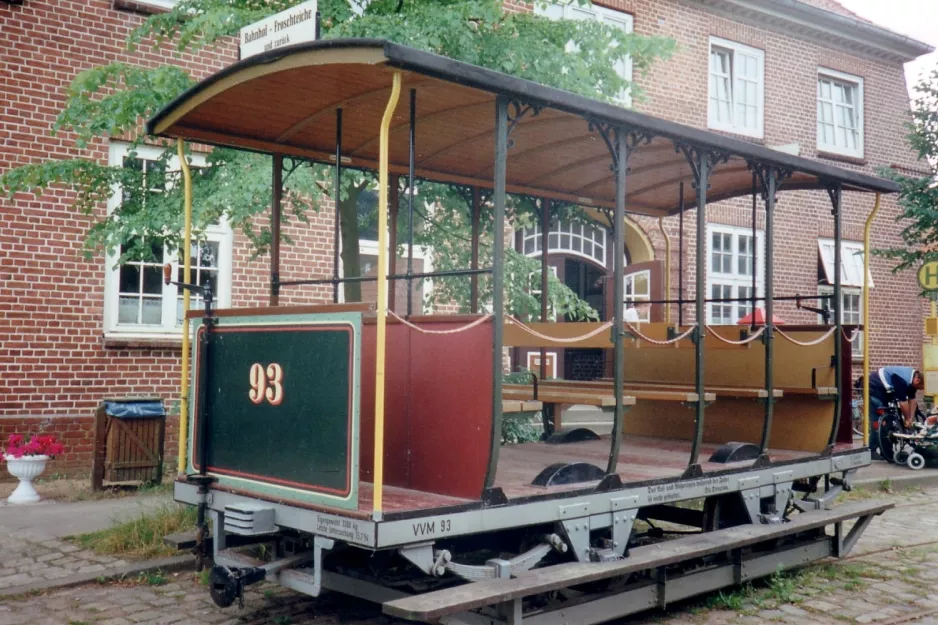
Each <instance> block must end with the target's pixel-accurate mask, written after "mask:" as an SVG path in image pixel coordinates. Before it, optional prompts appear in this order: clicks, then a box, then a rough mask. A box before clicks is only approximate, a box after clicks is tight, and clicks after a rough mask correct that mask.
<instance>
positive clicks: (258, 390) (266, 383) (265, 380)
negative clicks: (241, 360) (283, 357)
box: [248, 362, 283, 406]
mask: <svg viewBox="0 0 938 625" xmlns="http://www.w3.org/2000/svg"><path fill="white" fill-rule="evenodd" d="M249 377H250V383H251V390H250V391H248V397H249V398H250V399H251V401H252V402H253V403H255V404H261V403H263V402H264V401H266V402H267V403H269V404H270V405H271V406H279V405H280V404H281V402H283V367H281V366H280V365H279V364H277V363H275V362H274V363H271V364H269V365H267V367H264V365H262V364H260V363H259V362H255V363H254V364H253V365H251V373H250V376H249Z"/></svg>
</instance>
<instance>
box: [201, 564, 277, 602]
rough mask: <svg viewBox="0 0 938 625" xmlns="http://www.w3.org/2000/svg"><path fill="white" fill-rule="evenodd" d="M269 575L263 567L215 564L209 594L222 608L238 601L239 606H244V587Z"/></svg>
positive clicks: (210, 579) (210, 578)
mask: <svg viewBox="0 0 938 625" xmlns="http://www.w3.org/2000/svg"><path fill="white" fill-rule="evenodd" d="M266 577H267V570H266V569H264V568H262V567H256V566H254V567H248V568H229V567H227V566H218V565H216V566H213V567H212V573H211V576H210V577H209V591H208V592H209V595H210V596H211V597H212V601H214V602H215V605H217V606H218V607H220V608H227V607H229V606H230V605H231V604H233V603H234V602H235V600H237V601H238V607H239V608H243V607H244V587H245V586H250V585H251V584H256V583H257V582H262V581H264V579H266Z"/></svg>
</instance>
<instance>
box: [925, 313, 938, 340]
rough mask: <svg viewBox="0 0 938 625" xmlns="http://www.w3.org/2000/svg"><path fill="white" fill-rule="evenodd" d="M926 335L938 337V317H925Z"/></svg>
mask: <svg viewBox="0 0 938 625" xmlns="http://www.w3.org/2000/svg"><path fill="white" fill-rule="evenodd" d="M925 334H926V335H927V336H938V317H925Z"/></svg>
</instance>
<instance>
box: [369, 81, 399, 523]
mask: <svg viewBox="0 0 938 625" xmlns="http://www.w3.org/2000/svg"><path fill="white" fill-rule="evenodd" d="M400 95H401V73H400V72H394V82H393V84H392V85H391V97H390V98H389V99H388V104H387V107H386V108H385V109H384V117H382V118H381V143H380V149H379V156H378V329H377V348H376V350H375V353H376V362H375V464H374V500H373V501H374V506H373V510H374V513H373V516H374V519H375V520H376V521H380V520H381V509H382V504H383V501H382V496H383V494H384V493H383V488H384V360H385V358H384V356H385V333H386V331H387V315H388V281H387V279H388V260H387V254H386V253H385V252H386V248H387V244H388V136H389V129H390V126H391V119H392V117H394V110H395V109H396V108H397V101H398V99H400ZM392 253H393V250H392Z"/></svg>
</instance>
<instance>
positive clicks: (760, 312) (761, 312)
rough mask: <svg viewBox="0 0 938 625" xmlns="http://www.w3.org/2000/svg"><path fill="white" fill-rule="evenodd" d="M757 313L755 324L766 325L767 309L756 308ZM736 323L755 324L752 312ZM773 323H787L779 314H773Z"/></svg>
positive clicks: (742, 324) (743, 324)
mask: <svg viewBox="0 0 938 625" xmlns="http://www.w3.org/2000/svg"><path fill="white" fill-rule="evenodd" d="M755 315H756V320H755V325H757V326H761V325H765V309H764V308H756V312H755ZM736 323H737V324H738V325H741V326H748V325H753V320H752V313H749V314H748V315H746V316H745V317H743V318H742V319H740V320H739V321H737V322H736ZM772 323H774V324H776V325H777V324H780V323H785V320H784V319H782V318H781V317H777V316H775V315H772Z"/></svg>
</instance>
